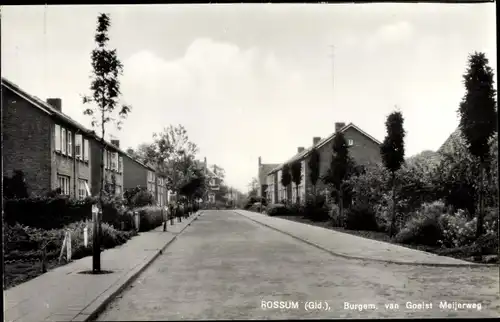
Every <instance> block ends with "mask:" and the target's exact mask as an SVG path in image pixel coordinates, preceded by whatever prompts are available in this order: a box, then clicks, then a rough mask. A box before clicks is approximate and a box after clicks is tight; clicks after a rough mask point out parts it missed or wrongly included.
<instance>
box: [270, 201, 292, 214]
mask: <svg viewBox="0 0 500 322" xmlns="http://www.w3.org/2000/svg"><path fill="white" fill-rule="evenodd" d="M266 213H267V214H268V215H269V216H282V215H287V214H288V208H287V207H286V206H285V205H284V204H281V203H277V204H270V205H269V207H268V208H267V210H266Z"/></svg>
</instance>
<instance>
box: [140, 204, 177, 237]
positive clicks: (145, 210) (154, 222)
mask: <svg viewBox="0 0 500 322" xmlns="http://www.w3.org/2000/svg"><path fill="white" fill-rule="evenodd" d="M179 209H181V208H179ZM134 211H137V212H139V219H140V223H139V231H141V232H143V231H149V230H152V229H155V228H157V227H158V226H160V225H161V224H163V220H164V216H166V214H164V213H163V212H162V208H161V207H156V206H146V207H141V208H137V209H134ZM178 215H179V216H180V214H178Z"/></svg>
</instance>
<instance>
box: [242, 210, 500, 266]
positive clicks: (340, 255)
mask: <svg viewBox="0 0 500 322" xmlns="http://www.w3.org/2000/svg"><path fill="white" fill-rule="evenodd" d="M233 212H234V213H236V214H238V215H240V216H243V217H245V218H247V219H249V220H251V221H253V222H255V223H258V224H260V225H262V226H265V227H267V228H270V229H273V230H275V231H277V232H280V233H282V234H285V235H287V236H290V237H292V238H295V239H297V240H300V241H301V242H303V243H306V244H308V245H310V246H313V247H316V248H318V249H321V250H323V251H325V252H327V253H330V254H331V255H333V256H338V257H342V258H346V259H355V260H364V261H372V262H377V263H384V264H396V265H409V266H428V267H469V268H472V267H498V266H499V265H500V264H482V263H464V264H444V263H443V264H442V263H422V262H399V261H391V260H384V259H378V258H370V257H358V256H351V255H345V254H341V253H336V252H334V251H332V250H330V249H328V248H325V247H323V246H321V245H318V244H316V243H313V242H311V241H308V240H306V239H303V238H301V237H298V236H295V235H293V234H291V233H288V232H286V231H282V230H280V229H278V228H275V227H272V226H270V225H268V224H265V223H263V222H260V221H258V220H255V219H253V218H250V217H248V216H245V215H244V214H242V213H240V212H238V211H235V210H233ZM437 256H439V255H437ZM443 257H446V256H443Z"/></svg>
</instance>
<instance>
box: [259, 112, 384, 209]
mask: <svg viewBox="0 0 500 322" xmlns="http://www.w3.org/2000/svg"><path fill="white" fill-rule="evenodd" d="M339 132H341V133H342V134H343V135H344V137H345V139H346V141H347V145H348V146H349V154H350V155H351V157H352V158H353V159H354V161H355V162H356V163H357V164H359V165H366V164H370V163H377V162H381V160H382V159H381V155H380V144H381V142H379V141H378V140H377V139H375V138H374V137H372V136H371V135H369V134H368V133H366V132H364V131H363V130H361V129H360V128H359V127H357V126H356V125H354V124H353V123H349V124H348V125H346V124H345V123H340V122H339V123H335V132H334V133H332V134H331V135H329V136H328V137H326V138H324V139H321V138H320V137H314V138H313V142H312V146H311V147H309V148H308V149H305V148H304V147H299V148H297V153H296V154H295V155H294V156H293V157H292V158H290V159H289V160H287V161H286V162H284V163H282V164H280V165H278V166H277V167H275V168H274V169H272V170H271V171H269V173H268V174H267V180H266V182H267V184H268V185H269V188H268V193H267V198H268V199H269V200H270V202H271V203H276V202H279V201H281V200H283V199H286V200H290V201H295V200H296V189H295V184H294V183H293V182H292V183H291V184H290V185H289V186H288V187H286V188H285V187H284V186H283V185H282V184H281V170H282V168H283V165H284V164H287V163H288V164H291V163H292V162H295V161H300V162H302V182H301V184H300V185H299V192H298V193H299V198H300V200H304V199H305V197H306V195H307V194H308V193H311V192H312V191H313V186H312V184H311V181H310V178H309V168H308V162H309V156H310V152H311V151H312V149H313V148H315V149H317V151H318V152H319V155H320V167H319V168H320V178H321V177H322V176H324V175H326V173H327V171H328V169H329V168H330V161H331V156H332V143H333V138H334V137H335V134H336V133H339ZM325 188H326V186H325V184H324V183H323V182H322V181H321V180H318V182H317V184H316V191H317V192H320V193H323V192H325Z"/></svg>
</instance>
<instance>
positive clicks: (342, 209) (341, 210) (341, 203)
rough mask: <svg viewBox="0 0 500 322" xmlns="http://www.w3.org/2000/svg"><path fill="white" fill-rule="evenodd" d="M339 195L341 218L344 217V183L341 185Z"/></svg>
mask: <svg viewBox="0 0 500 322" xmlns="http://www.w3.org/2000/svg"><path fill="white" fill-rule="evenodd" d="M338 197H339V215H340V218H344V217H343V216H344V195H343V193H342V185H341V186H340V187H339V190H338Z"/></svg>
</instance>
